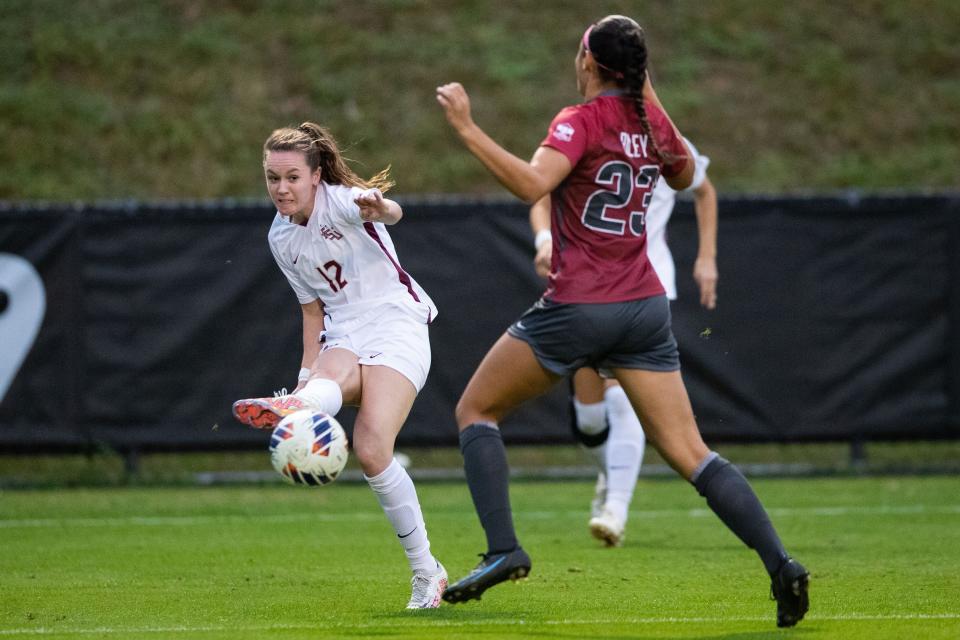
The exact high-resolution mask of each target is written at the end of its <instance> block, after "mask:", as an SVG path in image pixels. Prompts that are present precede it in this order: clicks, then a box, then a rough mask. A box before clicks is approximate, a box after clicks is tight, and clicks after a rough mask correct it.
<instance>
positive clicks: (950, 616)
mask: <svg viewBox="0 0 960 640" xmlns="http://www.w3.org/2000/svg"><path fill="white" fill-rule="evenodd" d="M420 615H422V614H411V616H418V619H411V620H410V621H409V622H398V623H393V626H396V627H420V626H422V625H423V624H424V621H423V619H422V618H419V616H420ZM804 620H805V621H807V622H813V621H817V620H821V621H837V622H841V621H858V622H870V621H883V620H904V621H909V620H960V613H945V614H923V613H903V614H889V615H871V614H858V613H851V614H844V615H836V616H816V615H810V616H807V617H806V618H804ZM769 621H770V617H769V616H763V617H761V616H731V617H726V618H721V617H689V618H683V617H676V616H669V617H651V618H608V619H592V620H582V619H579V620H572V619H571V620H542V621H538V624H543V625H546V626H564V627H566V626H572V625H581V626H582V625H587V626H594V627H602V626H607V625H614V624H616V625H621V624H636V625H644V624H703V623H723V622H769ZM524 622H525V621H523V620H483V621H480V620H433V621H431V622H429V626H431V627H446V628H457V627H480V626H483V627H488V626H513V625H517V624H524ZM382 626H383V624H382V623H363V622H360V623H352V622H351V623H349V624H346V623H339V624H338V623H331V624H324V625H323V626H320V625H306V624H270V625H252V626H245V627H238V626H226V625H223V626H211V625H204V626H196V627H191V626H172V627H129V628H110V627H98V628H95V629H82V628H76V629H67V628H63V629H0V636H14V635H35V636H39V635H52V634H63V633H76V634H120V633H144V634H147V633H196V632H201V633H202V632H209V631H280V630H284V631H317V632H323V631H325V630H326V631H328V630H330V629H345V628H350V629H379V628H381V627H382Z"/></svg>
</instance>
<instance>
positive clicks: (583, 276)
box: [437, 16, 809, 626]
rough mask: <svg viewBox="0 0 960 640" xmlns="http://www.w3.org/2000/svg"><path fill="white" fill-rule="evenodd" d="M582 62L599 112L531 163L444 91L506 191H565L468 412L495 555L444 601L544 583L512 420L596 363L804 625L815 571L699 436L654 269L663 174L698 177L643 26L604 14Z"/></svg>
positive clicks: (554, 196) (567, 117)
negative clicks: (542, 264) (515, 476)
mask: <svg viewBox="0 0 960 640" xmlns="http://www.w3.org/2000/svg"><path fill="white" fill-rule="evenodd" d="M575 68H576V79H577V88H578V90H579V91H580V93H581V94H582V95H583V97H584V100H585V102H583V103H582V104H579V105H576V106H572V107H567V108H565V109H563V110H562V111H560V113H559V114H557V116H556V117H555V118H554V119H553V122H552V123H551V124H550V128H549V131H548V134H547V137H546V138H545V139H544V141H543V142H542V143H541V146H540V147H539V148H538V149H537V151H536V152H535V153H534V155H533V158H532V159H531V161H530V162H525V161H523V160H521V159H520V158H518V157H517V156H514V155H513V154H511V153H510V152H508V151H506V150H505V149H503V148H502V147H500V146H499V145H498V144H497V143H496V142H494V141H493V140H492V139H491V138H490V137H489V136H487V134H486V133H484V132H483V130H481V129H480V127H478V126H477V125H476V124H475V123H474V122H473V119H472V117H471V115H470V100H469V97H468V96H467V93H466V91H465V90H464V88H463V87H462V86H461V85H460V84H458V83H451V84H446V85H443V86H441V87H438V88H437V101H438V102H439V103H440V105H441V106H442V107H443V109H444V111H445V113H446V117H447V120H448V121H449V123H450V125H451V126H452V127H453V128H454V130H455V131H456V133H457V135H458V136H459V137H460V139H461V141H462V142H463V143H464V145H465V146H466V147H467V149H468V150H469V151H470V152H471V153H473V154H474V155H475V156H476V157H477V158H478V159H479V160H480V161H481V162H483V164H484V165H485V166H486V167H487V169H489V170H490V171H491V172H492V173H493V174H494V175H495V176H496V178H497V179H498V180H499V181H500V182H501V183H502V184H503V185H504V186H505V187H506V188H507V189H509V190H510V191H511V192H513V193H514V194H515V195H517V196H518V197H520V198H521V199H523V200H524V201H526V202H528V203H533V202H536V201H537V200H539V199H540V198H541V197H543V196H544V195H546V194H548V193H549V194H551V202H552V205H551V206H552V214H551V215H552V224H551V233H552V236H553V255H552V264H551V269H550V270H551V276H550V280H549V284H548V286H547V290H546V292H545V293H544V294H543V297H542V298H541V299H540V300H539V301H537V303H536V304H534V306H533V307H531V308H530V309H529V310H528V311H527V312H526V313H524V315H523V316H521V318H520V319H519V320H518V321H517V322H515V323H514V324H513V325H511V326H510V327H509V328H508V329H507V332H506V333H505V334H504V335H503V336H501V337H500V339H499V340H498V341H497V342H496V343H495V344H494V345H493V347H492V348H491V349H490V351H489V352H488V353H487V355H486V356H485V357H484V359H483V361H482V362H481V363H480V366H479V367H478V369H477V371H476V372H475V373H474V375H473V378H471V380H470V382H469V383H468V384H467V388H466V389H465V390H464V392H463V396H462V397H461V398H460V402H459V403H458V404H457V410H456V419H457V423H458V425H459V428H460V448H461V451H462V452H463V457H464V467H465V471H466V476H467V483H468V485H469V487H470V493H471V495H472V497H473V502H474V506H475V507H476V510H477V515H478V516H479V518H480V522H481V524H482V525H483V528H484V531H485V533H486V536H487V547H488V548H487V552H486V553H485V554H483V560H482V561H481V562H480V564H479V565H477V567H476V568H475V569H474V570H473V572H471V573H470V575H468V576H467V577H465V578H463V579H462V580H460V581H458V582H456V583H455V584H452V585H450V586H449V588H448V589H447V591H446V593H445V594H444V599H445V600H447V601H448V602H462V601H465V600H469V599H471V598H479V596H480V595H481V594H482V593H483V592H484V591H485V590H486V589H487V588H489V587H492V586H493V585H495V584H498V583H499V582H502V581H504V580H507V579H511V578H519V577H523V576H526V575H527V574H528V573H529V571H530V565H531V563H530V558H529V556H528V555H527V554H526V552H525V551H524V550H523V548H522V547H521V546H520V544H519V542H518V541H517V538H516V534H515V533H514V528H513V517H512V513H511V510H510V500H509V492H508V469H507V461H506V452H505V450H504V447H503V440H502V439H501V436H500V431H499V428H498V426H497V425H498V423H499V422H500V421H501V420H502V419H503V418H504V417H505V416H506V415H508V414H509V413H510V412H511V411H512V410H513V409H515V408H516V407H517V406H518V405H520V404H521V403H522V402H524V401H526V400H528V399H531V398H533V397H536V396H538V395H540V394H542V393H544V392H545V391H547V390H548V389H549V388H550V387H551V386H553V385H554V384H555V383H556V382H557V381H559V380H560V379H562V378H563V377H565V376H569V375H571V374H572V373H573V372H574V371H576V370H577V369H579V368H580V367H583V366H591V367H594V368H597V369H598V370H600V371H602V372H605V373H608V374H609V375H612V376H613V377H615V378H616V379H617V380H618V381H619V382H620V384H621V385H622V387H623V389H624V390H625V391H626V394H627V396H628V397H629V398H630V402H631V404H632V405H633V407H634V409H635V410H636V412H637V414H638V415H639V417H640V419H641V422H642V423H643V425H644V427H645V429H646V432H647V436H648V438H649V439H650V442H651V444H653V445H654V446H655V447H656V448H657V450H658V451H659V452H660V454H661V455H662V456H663V457H664V459H665V460H666V461H667V462H668V463H669V464H670V465H671V466H672V467H673V468H674V469H675V470H676V471H677V472H678V473H680V474H681V475H682V476H683V477H684V478H686V479H687V480H689V481H690V482H691V483H692V484H693V485H694V486H695V487H696V489H697V491H698V492H699V493H700V494H701V495H703V496H704V497H705V498H706V500H707V504H708V505H709V506H710V508H711V509H713V511H714V512H715V513H716V514H717V515H718V516H719V517H720V519H721V520H722V521H723V522H724V523H725V524H726V525H727V526H728V527H729V528H730V529H731V530H732V531H733V532H734V533H735V534H736V535H737V536H738V537H739V538H740V539H741V540H742V541H743V542H744V543H746V544H747V545H748V546H749V547H751V548H753V549H755V550H756V551H757V553H758V554H759V556H760V559H761V560H762V561H763V564H764V566H765V567H766V569H767V572H768V573H769V574H770V577H771V580H772V590H773V594H774V596H775V597H776V599H777V624H778V625H779V626H792V625H794V624H796V623H797V621H799V620H800V619H801V618H802V617H803V615H804V613H805V612H806V610H807V606H808V599H807V582H808V578H809V574H808V573H807V571H806V570H805V569H804V568H803V567H802V566H801V565H800V564H799V563H798V562H796V561H795V560H792V559H791V558H790V557H789V555H788V554H787V552H786V550H785V549H784V547H783V545H782V543H781V542H780V538H779V537H778V535H777V533H776V531H775V530H774V528H773V525H772V524H771V523H770V520H769V518H768V516H767V513H766V511H765V510H764V508H763V505H761V503H760V501H759V499H758V498H757V496H756V494H755V493H754V492H753V489H752V488H751V487H750V485H749V483H748V482H747V480H746V479H745V478H744V477H743V475H742V474H741V473H740V471H739V470H738V469H737V468H736V467H735V466H734V465H732V464H730V463H729V462H728V461H726V460H724V459H723V458H721V457H720V456H719V455H717V454H716V453H715V452H712V451H710V449H709V448H708V447H707V446H706V445H705V444H704V442H703V440H702V438H701V437H700V432H699V430H698V428H697V424H696V421H695V419H694V416H693V411H692V409H691V406H690V401H689V399H688V397H687V392H686V388H685V387H684V384H683V380H682V378H681V377H680V365H679V356H678V353H677V345H676V341H675V340H674V337H673V333H672V331H671V329H670V311H669V305H668V303H667V298H666V296H665V295H664V290H663V287H662V285H661V284H660V281H659V279H658V278H657V275H656V273H655V272H654V270H653V268H652V267H651V266H650V262H649V260H648V259H647V255H646V250H645V245H646V234H645V215H646V209H647V206H648V204H649V201H650V197H651V192H652V191H653V188H654V186H655V184H656V182H657V179H658V178H659V177H660V176H661V175H662V176H663V177H664V179H665V180H666V181H667V184H668V185H670V186H671V187H672V188H674V189H683V188H685V187H686V186H688V185H689V184H690V181H691V179H692V176H693V171H694V167H693V162H692V161H688V158H689V155H690V154H689V152H688V150H687V148H686V146H685V145H684V143H683V141H682V139H681V136H680V133H679V132H678V131H677V129H676V127H674V125H673V123H672V122H671V120H670V118H669V117H668V116H667V114H666V112H665V111H664V110H663V107H662V105H661V104H660V102H659V100H658V99H657V96H656V94H655V93H654V91H653V87H652V85H651V84H650V81H649V78H648V77H647V71H646V69H647V48H646V43H645V40H644V35H643V31H642V29H641V28H640V26H639V25H638V24H637V23H636V22H635V21H633V20H631V19H630V18H626V17H624V16H608V17H606V18H604V19H603V20H601V21H600V22H598V23H597V24H595V25H592V26H591V27H589V28H588V29H587V30H586V32H585V33H584V35H583V39H582V41H581V43H580V47H579V48H578V51H577V55H576V58H575Z"/></svg>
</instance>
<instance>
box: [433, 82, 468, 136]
mask: <svg viewBox="0 0 960 640" xmlns="http://www.w3.org/2000/svg"><path fill="white" fill-rule="evenodd" d="M437 102H439V103H440V106H441V107H443V110H444V112H446V116H447V121H448V122H449V123H450V125H451V126H453V128H454V129H456V130H457V131H462V130H463V129H465V128H467V127H469V126H470V125H472V124H473V118H472V117H471V116H470V96H468V95H467V91H466V89H464V88H463V85H462V84H460V83H459V82H451V83H449V84H445V85H442V86H439V87H437Z"/></svg>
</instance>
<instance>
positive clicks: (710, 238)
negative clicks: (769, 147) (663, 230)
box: [693, 177, 720, 309]
mask: <svg viewBox="0 0 960 640" xmlns="http://www.w3.org/2000/svg"><path fill="white" fill-rule="evenodd" d="M693 207H694V210H695V211H696V214H697V236H698V243H699V244H698V249H697V260H696V262H694V263H693V279H694V280H695V281H696V283H697V286H698V287H699V288H700V304H702V305H703V306H704V307H706V308H707V309H714V308H715V307H716V306H717V281H718V280H719V277H720V275H719V273H718V271H717V190H716V189H715V188H714V187H713V183H712V182H710V178H708V177H705V178H704V179H703V182H702V183H701V184H700V186H699V187H697V188H696V189H694V190H693Z"/></svg>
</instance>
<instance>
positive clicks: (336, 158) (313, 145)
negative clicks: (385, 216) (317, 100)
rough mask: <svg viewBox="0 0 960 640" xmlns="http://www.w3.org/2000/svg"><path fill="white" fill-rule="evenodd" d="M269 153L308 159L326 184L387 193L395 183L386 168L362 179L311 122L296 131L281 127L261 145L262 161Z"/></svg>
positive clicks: (326, 134)
mask: <svg viewBox="0 0 960 640" xmlns="http://www.w3.org/2000/svg"><path fill="white" fill-rule="evenodd" d="M269 151H299V152H300V153H303V154H304V155H305V156H306V158H307V165H308V166H309V167H310V170H311V171H316V170H317V169H320V175H321V177H322V179H323V180H324V181H325V182H328V183H330V184H342V185H346V186H348V187H359V188H361V189H369V188H371V187H376V188H378V189H380V191H382V192H386V191H387V190H388V189H389V188H390V187H392V186H393V185H394V184H395V183H394V182H393V181H392V180H391V179H390V167H387V168H386V169H384V170H383V171H381V172H380V173H378V174H377V175H375V176H373V177H372V178H370V179H369V180H364V179H363V178H361V177H360V176H358V175H357V174H356V173H354V171H353V169H351V168H350V167H348V166H347V163H346V162H345V161H344V159H343V156H342V155H341V154H340V148H339V147H338V146H337V141H336V140H334V138H333V135H332V134H331V133H330V131H329V130H327V128H326V127H322V126H320V125H318V124H316V123H314V122H304V123H303V124H301V125H300V126H299V127H297V128H295V129H294V128H292V127H284V128H282V129H277V130H275V131H274V132H273V133H271V134H270V137H269V138H267V141H266V142H264V143H263V158H264V161H266V158H267V153H268V152H269Z"/></svg>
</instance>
